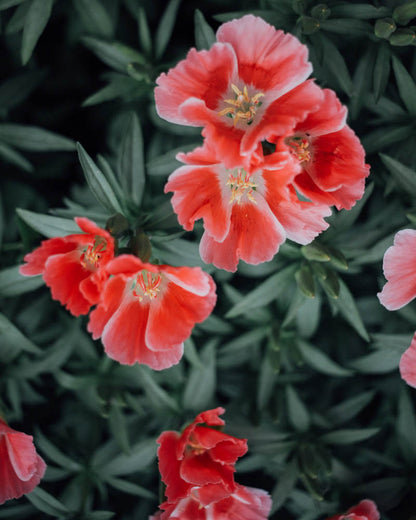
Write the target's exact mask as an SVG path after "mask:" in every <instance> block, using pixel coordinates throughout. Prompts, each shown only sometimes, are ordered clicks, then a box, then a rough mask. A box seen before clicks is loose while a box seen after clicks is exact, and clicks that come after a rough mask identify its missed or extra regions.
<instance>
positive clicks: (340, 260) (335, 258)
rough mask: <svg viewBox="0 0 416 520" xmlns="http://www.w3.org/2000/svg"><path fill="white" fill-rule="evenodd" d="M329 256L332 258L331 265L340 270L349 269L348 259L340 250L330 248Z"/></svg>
mask: <svg viewBox="0 0 416 520" xmlns="http://www.w3.org/2000/svg"><path fill="white" fill-rule="evenodd" d="M328 254H329V256H330V257H331V264H333V265H335V266H336V267H338V268H339V269H348V262H347V259H346V258H345V256H344V255H343V254H342V253H341V251H339V249H335V248H333V247H328Z"/></svg>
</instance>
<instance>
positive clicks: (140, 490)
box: [106, 477, 157, 501]
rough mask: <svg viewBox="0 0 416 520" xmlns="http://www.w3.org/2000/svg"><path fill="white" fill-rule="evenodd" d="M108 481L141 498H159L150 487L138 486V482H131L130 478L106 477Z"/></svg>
mask: <svg viewBox="0 0 416 520" xmlns="http://www.w3.org/2000/svg"><path fill="white" fill-rule="evenodd" d="M106 483H107V484H108V485H109V486H111V487H113V488H114V489H118V490H119V491H122V492H123V493H129V495H135V496H137V497H141V498H147V499H149V500H153V501H154V500H155V499H157V496H156V495H155V493H152V492H151V491H149V490H148V489H146V488H144V487H142V486H138V485H137V484H133V482H129V481H128V480H123V479H121V478H114V477H109V478H107V479H106Z"/></svg>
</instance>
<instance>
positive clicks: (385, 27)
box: [374, 18, 396, 40]
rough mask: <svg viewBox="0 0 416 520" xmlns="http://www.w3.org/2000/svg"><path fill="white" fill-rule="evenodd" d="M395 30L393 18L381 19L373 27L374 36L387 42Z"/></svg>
mask: <svg viewBox="0 0 416 520" xmlns="http://www.w3.org/2000/svg"><path fill="white" fill-rule="evenodd" d="M395 30H396V24H395V22H394V20H393V18H381V19H379V20H377V21H376V25H375V26H374V34H375V35H376V36H377V37H378V38H383V39H385V40H387V39H388V38H389V37H390V35H391V34H392V33H394V31H395Z"/></svg>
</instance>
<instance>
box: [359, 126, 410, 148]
mask: <svg viewBox="0 0 416 520" xmlns="http://www.w3.org/2000/svg"><path fill="white" fill-rule="evenodd" d="M414 136H415V129H414V127H413V126H412V125H389V126H385V127H384V128H377V129H376V130H373V131H372V132H369V133H368V134H366V135H365V136H364V137H363V140H362V144H363V146H364V148H365V149H366V150H367V153H373V152H379V151H380V150H383V148H385V147H386V146H390V145H392V144H395V143H399V142H402V141H408V140H409V138H411V137H414Z"/></svg>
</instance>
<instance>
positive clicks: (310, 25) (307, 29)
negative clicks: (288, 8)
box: [300, 16, 320, 34]
mask: <svg viewBox="0 0 416 520" xmlns="http://www.w3.org/2000/svg"><path fill="white" fill-rule="evenodd" d="M300 23H301V26H302V32H303V34H313V33H314V32H316V31H317V30H318V29H319V27H320V23H319V20H316V18H312V17H311V16H302V18H301V19H300Z"/></svg>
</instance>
